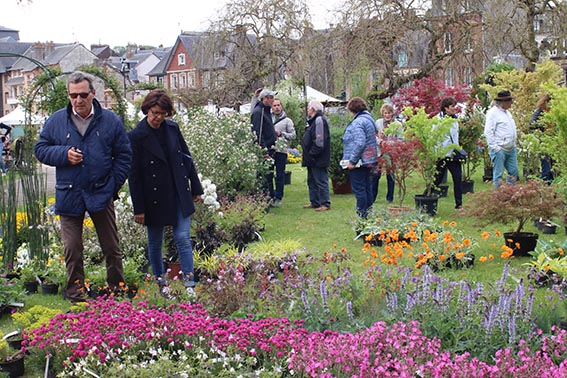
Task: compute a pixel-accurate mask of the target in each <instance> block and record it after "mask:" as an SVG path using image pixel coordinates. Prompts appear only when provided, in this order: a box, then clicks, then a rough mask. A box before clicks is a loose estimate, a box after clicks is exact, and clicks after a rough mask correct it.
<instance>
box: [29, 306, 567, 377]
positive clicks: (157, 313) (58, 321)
mask: <svg viewBox="0 0 567 378" xmlns="http://www.w3.org/2000/svg"><path fill="white" fill-rule="evenodd" d="M554 332H555V333H554V335H553V336H551V337H542V345H543V348H542V349H541V350H530V349H529V348H528V347H527V345H525V344H524V343H522V342H521V343H520V348H519V351H518V352H514V351H513V350H512V349H503V350H500V351H498V352H497V353H496V354H495V356H494V361H495V362H494V364H489V363H486V362H482V361H479V360H478V359H476V358H470V356H469V355H468V354H467V353H465V354H462V355H460V354H453V353H451V352H448V351H444V350H443V349H442V347H441V343H440V341H439V340H438V339H435V338H433V339H430V338H427V337H426V336H424V335H423V333H422V332H421V330H420V325H419V324H418V323H417V322H409V323H407V324H405V323H402V322H398V323H394V324H392V325H387V324H386V323H384V322H378V323H376V324H374V325H373V326H372V327H369V328H368V329H366V330H362V331H359V332H357V333H339V332H334V331H325V332H311V333H310V332H308V331H307V330H305V329H304V328H303V327H302V325H301V322H298V323H293V322H290V321H289V320H287V319H276V318H271V319H264V320H259V321H253V320H251V319H233V320H227V319H220V318H215V317H211V316H209V314H208V313H207V312H206V311H204V310H203V309H202V307H201V306H200V305H191V304H179V305H171V306H169V307H168V308H164V309H158V308H155V307H150V306H149V305H148V304H147V303H146V302H141V303H138V304H137V305H133V304H131V303H129V302H122V303H116V302H114V301H112V300H108V301H97V302H90V303H89V305H88V306H87V308H86V311H84V312H81V313H78V314H72V313H67V314H60V315H58V316H57V317H55V318H53V319H52V320H51V322H50V323H49V324H47V325H44V326H43V327H41V328H39V329H36V330H33V331H30V332H26V333H25V340H24V345H25V346H26V348H28V349H29V350H30V351H32V352H33V353H32V355H31V356H29V358H42V356H41V352H43V353H51V354H52V355H53V356H54V357H55V358H56V359H55V361H56V363H55V365H54V369H55V371H56V372H57V373H58V374H59V376H93V375H92V374H91V373H93V374H96V375H94V376H116V372H118V371H120V372H122V373H121V375H120V376H123V377H137V378H143V377H149V376H151V375H148V374H150V372H151V373H152V374H157V373H156V372H160V373H159V374H161V375H163V376H187V374H190V376H195V377H205V376H220V375H222V376H224V377H237V376H261V377H276V376H277V377H287V376H291V375H293V376H298V377H360V378H363V377H368V378H371V377H372V378H374V377H465V378H466V377H494V378H496V377H498V378H500V377H510V378H512V377H514V378H523V377H525V378H528V377H529V378H531V377H534V376H536V377H542V378H547V377H550V378H551V377H565V376H567V363H566V362H565V360H564V357H565V355H566V352H565V343H564V340H565V337H566V335H567V333H566V332H565V331H563V330H554ZM34 356H35V357H34ZM38 356H39V357H38ZM172 359H173V360H175V361H178V363H176V364H171V360H172ZM150 366H151V368H150ZM146 373H147V374H146ZM164 374H165V375H164Z"/></svg>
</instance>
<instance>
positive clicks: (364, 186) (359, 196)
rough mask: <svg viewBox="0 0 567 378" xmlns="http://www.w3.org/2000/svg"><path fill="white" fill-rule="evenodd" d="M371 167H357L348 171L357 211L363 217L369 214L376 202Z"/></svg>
mask: <svg viewBox="0 0 567 378" xmlns="http://www.w3.org/2000/svg"><path fill="white" fill-rule="evenodd" d="M370 171H371V169H370V168H365V167H361V168H355V169H351V170H349V171H348V175H349V178H350V186H351V188H352V192H353V193H354V196H355V197H356V213H357V214H358V216H359V217H361V218H366V217H367V216H368V210H369V209H370V208H371V207H372V204H374V193H373V192H372V187H373V186H374V185H373V184H372V174H371V172H370Z"/></svg>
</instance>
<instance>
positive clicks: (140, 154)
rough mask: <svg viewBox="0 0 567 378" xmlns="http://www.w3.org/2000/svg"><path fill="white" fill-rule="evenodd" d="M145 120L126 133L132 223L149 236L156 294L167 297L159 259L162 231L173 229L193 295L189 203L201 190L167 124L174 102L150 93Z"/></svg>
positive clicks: (181, 141)
mask: <svg viewBox="0 0 567 378" xmlns="http://www.w3.org/2000/svg"><path fill="white" fill-rule="evenodd" d="M142 112H143V113H144V114H146V115H147V116H146V117H145V118H144V119H143V120H142V121H140V123H138V125H137V126H136V128H135V129H134V130H132V131H130V132H129V133H128V137H129V138H130V144H131V146H132V165H131V169H130V174H129V176H128V185H129V187H130V195H131V197H132V203H133V205H134V221H136V223H139V224H143V225H145V226H146V227H147V231H148V257H149V260H150V264H151V266H152V271H153V274H154V275H155V277H156V279H157V281H158V284H159V285H160V292H161V293H162V295H164V296H166V297H168V296H170V289H169V287H168V286H167V280H166V279H165V277H164V274H165V271H164V266H163V258H162V245H163V230H164V226H166V225H172V226H173V240H174V241H175V244H176V246H177V250H178V253H179V260H180V262H181V270H182V271H183V280H184V284H185V287H186V290H187V293H188V294H189V295H190V296H193V295H194V290H193V288H194V286H195V280H194V267H193V247H192V245H191V239H190V228H191V214H193V213H194V212H195V205H194V202H197V201H200V199H201V194H203V188H202V186H201V182H200V181H199V177H198V176H197V171H196V169H195V165H194V164H193V159H192V158H191V155H190V153H189V148H188V147H187V143H186V142H185V139H183V136H182V135H181V131H180V130H179V126H178V125H177V123H175V122H173V121H171V120H168V119H166V117H169V116H171V115H172V114H173V102H172V101H171V98H170V97H169V96H168V95H167V93H166V92H165V91H163V90H154V91H152V92H150V93H149V94H148V95H147V96H146V98H145V99H144V101H143V103H142Z"/></svg>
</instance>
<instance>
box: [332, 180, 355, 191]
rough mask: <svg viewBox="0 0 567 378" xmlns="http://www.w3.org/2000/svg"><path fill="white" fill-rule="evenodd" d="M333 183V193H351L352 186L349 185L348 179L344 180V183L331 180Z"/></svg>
mask: <svg viewBox="0 0 567 378" xmlns="http://www.w3.org/2000/svg"><path fill="white" fill-rule="evenodd" d="M331 184H332V185H333V193H335V194H350V193H352V188H351V187H350V180H348V179H347V180H346V181H345V182H344V183H337V182H336V181H333V180H331Z"/></svg>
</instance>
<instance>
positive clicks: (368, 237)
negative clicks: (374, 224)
mask: <svg viewBox="0 0 567 378" xmlns="http://www.w3.org/2000/svg"><path fill="white" fill-rule="evenodd" d="M373 237H374V235H373V234H369V235H366V236H365V237H364V240H366V241H370V240H372V238H373Z"/></svg>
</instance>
